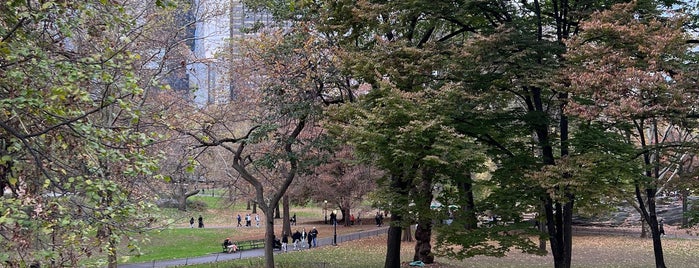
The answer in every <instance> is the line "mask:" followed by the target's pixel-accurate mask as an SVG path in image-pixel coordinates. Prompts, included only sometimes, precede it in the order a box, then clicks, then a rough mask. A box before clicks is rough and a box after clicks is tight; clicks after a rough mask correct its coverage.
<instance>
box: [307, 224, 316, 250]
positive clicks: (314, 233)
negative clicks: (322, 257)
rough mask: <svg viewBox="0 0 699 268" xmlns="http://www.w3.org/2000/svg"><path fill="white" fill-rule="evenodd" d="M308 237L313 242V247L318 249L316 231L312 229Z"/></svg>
mask: <svg viewBox="0 0 699 268" xmlns="http://www.w3.org/2000/svg"><path fill="white" fill-rule="evenodd" d="M308 237H310V239H311V240H312V241H313V247H314V248H317V247H318V239H317V238H318V229H316V228H315V227H313V230H311V231H310V232H309V233H308ZM309 247H310V246H309Z"/></svg>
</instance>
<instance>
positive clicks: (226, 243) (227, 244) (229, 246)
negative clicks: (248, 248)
mask: <svg viewBox="0 0 699 268" xmlns="http://www.w3.org/2000/svg"><path fill="white" fill-rule="evenodd" d="M223 248H224V249H225V250H226V252H228V253H233V252H236V251H238V246H236V245H235V244H234V243H233V241H231V238H230V237H229V238H226V240H223Z"/></svg>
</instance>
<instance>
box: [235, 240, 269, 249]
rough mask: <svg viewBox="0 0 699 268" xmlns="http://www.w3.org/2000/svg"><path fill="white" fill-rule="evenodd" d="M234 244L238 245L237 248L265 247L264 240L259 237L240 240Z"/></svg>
mask: <svg viewBox="0 0 699 268" xmlns="http://www.w3.org/2000/svg"><path fill="white" fill-rule="evenodd" d="M236 245H238V250H248V249H257V248H264V247H265V240H264V239H259V240H246V241H240V243H238V244H236Z"/></svg>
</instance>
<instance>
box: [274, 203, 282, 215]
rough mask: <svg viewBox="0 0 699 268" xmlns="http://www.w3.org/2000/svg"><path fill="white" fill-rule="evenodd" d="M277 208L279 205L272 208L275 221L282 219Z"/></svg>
mask: <svg viewBox="0 0 699 268" xmlns="http://www.w3.org/2000/svg"><path fill="white" fill-rule="evenodd" d="M279 207H280V206H279V203H277V205H276V206H274V218H275V219H281V218H282V215H281V210H280V209H279Z"/></svg>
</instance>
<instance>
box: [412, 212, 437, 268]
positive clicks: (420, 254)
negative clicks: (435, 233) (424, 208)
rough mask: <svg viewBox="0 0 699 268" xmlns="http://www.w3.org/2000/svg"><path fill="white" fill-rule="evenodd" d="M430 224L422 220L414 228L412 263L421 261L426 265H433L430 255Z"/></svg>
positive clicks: (432, 258)
mask: <svg viewBox="0 0 699 268" xmlns="http://www.w3.org/2000/svg"><path fill="white" fill-rule="evenodd" d="M431 240H432V222H431V221H429V220H423V221H420V223H418V225H417V227H416V228H415V255H414V256H413V261H422V262H424V263H426V264H430V263H434V255H432V245H431V244H430V241H431Z"/></svg>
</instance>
